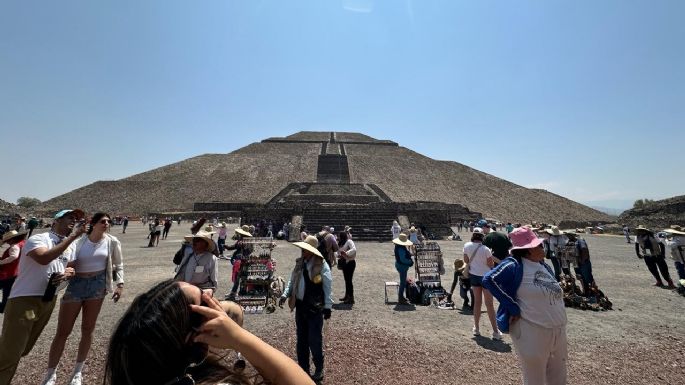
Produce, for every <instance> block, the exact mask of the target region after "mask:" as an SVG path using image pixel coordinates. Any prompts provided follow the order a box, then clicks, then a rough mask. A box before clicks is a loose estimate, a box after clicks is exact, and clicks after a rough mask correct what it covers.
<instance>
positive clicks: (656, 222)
mask: <svg viewBox="0 0 685 385" xmlns="http://www.w3.org/2000/svg"><path fill="white" fill-rule="evenodd" d="M618 220H619V222H620V223H627V224H629V225H630V226H632V227H635V226H638V225H645V226H648V227H652V228H667V227H669V226H670V225H676V224H677V225H681V226H683V225H685V195H680V196H675V197H672V198H667V199H662V200H659V201H654V202H653V203H650V204H647V205H645V206H643V207H640V208H633V209H630V210H626V211H624V212H623V213H622V214H621V215H620V216H619V218H618Z"/></svg>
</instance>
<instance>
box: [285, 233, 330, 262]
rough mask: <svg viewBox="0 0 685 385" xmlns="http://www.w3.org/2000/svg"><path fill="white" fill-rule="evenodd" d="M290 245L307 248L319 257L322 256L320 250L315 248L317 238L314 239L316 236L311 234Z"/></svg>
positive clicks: (317, 244) (317, 241)
mask: <svg viewBox="0 0 685 385" xmlns="http://www.w3.org/2000/svg"><path fill="white" fill-rule="evenodd" d="M292 245H293V246H295V247H299V248H300V249H302V250H307V251H309V252H310V253H312V254H314V255H316V256H317V257H319V258H323V255H321V252H320V251H319V249H317V247H319V240H318V239H316V237H315V236H313V235H308V236H307V238H305V239H304V241H302V242H294V243H292Z"/></svg>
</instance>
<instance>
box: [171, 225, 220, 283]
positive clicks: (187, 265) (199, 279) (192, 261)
mask: <svg viewBox="0 0 685 385" xmlns="http://www.w3.org/2000/svg"><path fill="white" fill-rule="evenodd" d="M185 238H186V240H187V241H189V242H191V244H192V245H193V252H192V253H190V254H189V255H188V256H187V257H185V258H184V259H183V261H181V264H180V265H178V268H177V269H176V275H175V277H174V279H175V280H177V281H183V282H188V283H190V284H193V285H195V286H197V287H199V288H201V289H202V290H203V291H205V292H207V293H208V294H210V295H213V294H214V291H216V288H217V286H218V282H217V276H218V274H219V272H218V269H219V267H218V264H217V263H216V256H215V255H214V254H213V251H214V247H215V245H214V241H212V238H211V236H210V234H209V233H207V232H205V231H198V232H197V234H195V235H189V236H186V237H185Z"/></svg>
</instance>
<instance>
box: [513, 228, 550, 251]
mask: <svg viewBox="0 0 685 385" xmlns="http://www.w3.org/2000/svg"><path fill="white" fill-rule="evenodd" d="M509 239H511V243H512V244H513V245H514V247H512V248H511V249H510V250H520V249H532V248H535V247H538V246H540V244H542V239H540V238H538V237H537V235H535V233H534V232H533V230H531V229H529V228H527V227H519V228H517V229H514V231H512V232H511V233H510V234H509Z"/></svg>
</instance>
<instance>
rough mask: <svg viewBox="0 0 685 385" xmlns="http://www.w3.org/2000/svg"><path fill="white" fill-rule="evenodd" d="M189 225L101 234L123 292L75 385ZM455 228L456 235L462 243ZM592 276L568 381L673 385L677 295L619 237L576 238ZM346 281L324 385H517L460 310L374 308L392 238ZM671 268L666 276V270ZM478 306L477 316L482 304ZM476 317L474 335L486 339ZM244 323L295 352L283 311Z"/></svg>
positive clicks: (455, 246)
mask: <svg viewBox="0 0 685 385" xmlns="http://www.w3.org/2000/svg"><path fill="white" fill-rule="evenodd" d="M188 228H189V225H188V224H186V223H182V224H181V226H177V225H174V226H173V227H172V229H171V234H170V235H169V238H168V239H167V240H162V241H160V244H159V247H156V248H147V247H144V246H145V245H146V244H147V240H146V239H145V237H146V230H145V229H146V228H145V227H143V226H142V225H141V224H140V223H135V224H132V225H131V226H129V229H128V231H127V233H126V234H121V227H115V228H114V229H113V230H112V234H114V235H116V236H118V237H119V239H121V240H122V243H123V246H124V257H125V271H126V280H127V282H126V291H125V293H124V297H122V299H121V301H120V302H119V303H116V304H115V303H112V302H111V301H109V300H108V301H107V302H106V303H105V305H104V306H103V310H102V313H101V315H100V319H99V323H98V326H97V329H96V331H95V343H94V346H93V349H92V351H91V354H90V357H89V360H88V362H87V363H86V367H85V370H84V384H97V383H101V382H102V368H103V362H104V360H105V351H106V346H107V343H108V339H109V336H110V333H111V331H112V329H113V326H114V325H115V323H116V322H117V320H118V319H119V317H120V316H121V315H122V313H123V312H124V310H125V309H126V308H127V306H128V305H129V304H130V303H131V301H132V300H133V298H134V297H135V296H136V295H137V294H139V293H141V292H143V291H145V290H146V289H147V288H149V287H150V286H152V285H153V284H154V283H156V282H158V281H160V280H163V279H166V278H169V277H170V276H171V275H172V270H173V264H172V262H171V259H172V256H173V254H174V252H175V251H176V250H177V248H178V246H179V243H180V239H181V236H182V235H183V234H185V232H186V231H187V229H188ZM466 235H467V234H466V233H462V237H466ZM586 239H587V241H588V244H589V246H590V250H591V254H592V261H593V266H594V275H595V278H596V281H597V282H598V284H599V286H600V288H601V289H602V290H604V292H605V293H607V295H608V296H609V298H610V299H611V300H612V301H613V303H614V309H615V310H613V311H608V312H591V311H580V310H574V309H567V313H568V318H569V323H568V340H569V363H568V368H569V383H570V384H680V383H682V382H683V379H685V354H684V353H685V344H684V342H685V327H684V324H685V298H683V297H680V296H678V295H677V294H676V293H674V292H672V291H669V290H665V289H659V288H655V287H652V283H653V281H652V278H651V276H650V274H649V272H648V271H647V268H646V267H645V266H644V263H643V262H642V261H641V260H638V259H637V258H636V257H635V255H634V252H633V245H627V244H626V243H625V241H624V239H623V238H621V237H613V236H587V237H586ZM441 246H442V248H443V250H444V252H445V259H446V265H447V274H446V275H445V276H443V284H444V285H450V284H451V279H452V261H453V260H454V258H455V257H456V256H458V255H461V249H462V246H463V242H459V241H457V242H455V241H443V242H441ZM357 248H358V254H357V255H358V257H357V261H358V262H357V271H356V273H355V276H354V281H355V297H356V304H355V305H354V307H353V308H351V309H349V308H347V309H342V308H340V307H339V306H336V307H337V308H338V309H337V310H336V311H334V312H333V317H332V318H331V320H330V321H329V322H330V324H329V325H327V327H326V380H325V383H327V384H341V385H342V384H391V383H392V384H396V385H400V384H457V383H490V384H517V383H520V382H521V379H520V375H521V373H520V370H519V367H518V363H517V358H516V355H515V353H514V352H513V351H512V349H513V347H512V345H511V340H510V338H509V337H508V336H505V338H504V341H503V342H494V341H492V340H491V339H489V338H486V337H479V338H475V337H473V336H472V335H471V326H472V316H471V315H470V314H464V313H462V312H461V311H460V310H438V309H435V308H430V307H409V308H408V307H398V306H396V305H393V304H390V305H386V304H385V303H384V295H383V283H384V281H396V280H397V278H398V274H397V272H396V271H395V269H394V267H393V263H394V260H393V257H392V250H393V247H392V243H390V242H385V243H377V242H360V243H359V244H358V245H357ZM297 254H298V249H297V248H295V247H293V246H291V245H289V244H288V243H286V242H282V241H279V242H278V246H277V248H276V249H275V251H274V257H275V258H276V259H277V261H278V271H277V272H278V274H279V275H281V276H283V277H285V278H287V277H288V276H289V272H290V269H291V268H292V266H293V261H294V260H295V258H296V256H297ZM670 265H671V262H670V261H669V267H670V269H671V273H672V274H675V270H674V269H673V267H672V266H670ZM229 271H230V269H229V263H228V262H227V261H221V263H220V276H221V277H222V279H221V284H220V289H219V291H218V294H220V295H222V294H223V293H225V292H226V291H228V288H229V284H230V282H229V278H228V277H229ZM333 287H334V296H335V298H336V299H337V298H338V297H342V295H343V289H344V282H343V279H342V274H341V272H340V271H338V270H335V271H334V285H333ZM483 310H484V309H483ZM56 315H57V309H56V310H55V313H53V317H52V319H51V320H50V323H49V325H48V326H47V328H46V329H45V331H44V332H43V335H42V336H41V337H40V339H39V340H38V343H37V344H36V346H35V348H34V349H33V351H32V352H31V353H30V354H29V355H28V356H27V357H24V358H23V359H22V361H21V364H20V365H19V369H18V371H17V375H16V377H15V379H14V382H13V383H15V384H24V385H33V384H39V383H40V380H41V378H42V375H43V372H44V370H45V368H46V361H47V353H48V349H49V346H50V342H51V341H52V337H53V335H54V333H55V327H56V323H57V316H56ZM486 320H487V317H486V316H485V314H484V317H483V319H482V320H481V331H482V332H483V335H484V336H489V335H490V327H489V324H488V323H487V321H486ZM79 322H80V321H77V325H76V326H75V330H74V333H73V334H72V336H71V338H70V339H69V341H68V343H67V347H66V351H65V356H64V357H63V360H62V364H61V366H60V368H59V377H58V378H59V379H60V380H59V383H60V384H62V383H65V382H66V381H67V377H68V374H69V373H70V372H71V370H72V367H73V361H74V359H75V356H76V349H77V344H78V339H79V335H80V332H79ZM245 327H246V328H247V329H249V330H250V331H252V332H253V333H255V334H256V335H258V336H260V337H261V338H263V339H264V340H266V341H267V342H269V343H271V344H273V345H275V346H276V347H278V348H279V349H281V350H283V351H284V352H286V353H287V354H288V355H290V356H291V357H295V348H294V347H295V337H294V334H295V324H294V317H293V314H292V313H290V312H289V311H287V310H280V309H279V310H277V311H276V313H274V314H264V315H246V322H245Z"/></svg>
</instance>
